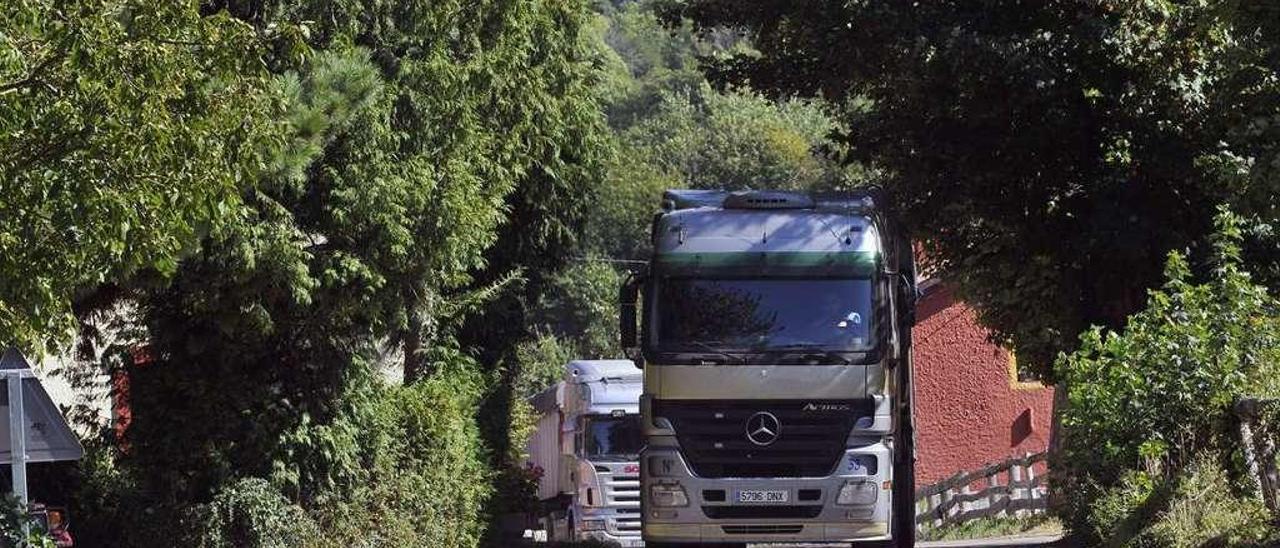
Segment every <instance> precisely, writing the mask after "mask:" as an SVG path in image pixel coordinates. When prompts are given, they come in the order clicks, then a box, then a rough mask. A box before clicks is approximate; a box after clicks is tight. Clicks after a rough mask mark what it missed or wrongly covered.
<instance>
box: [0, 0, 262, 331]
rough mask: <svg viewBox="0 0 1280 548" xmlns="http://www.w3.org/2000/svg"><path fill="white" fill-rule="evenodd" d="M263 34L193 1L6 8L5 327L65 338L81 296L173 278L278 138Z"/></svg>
mask: <svg viewBox="0 0 1280 548" xmlns="http://www.w3.org/2000/svg"><path fill="white" fill-rule="evenodd" d="M263 54H264V50H263V42H262V41H261V40H259V39H258V36H257V35H256V33H255V31H254V29H252V28H251V27H250V26H248V25H246V24H244V23H243V22H241V21H237V20H235V19H234V18H232V17H228V16H227V15H226V14H216V15H212V16H208V17H203V16H201V15H200V13H199V11H198V9H197V6H196V5H195V4H194V3H191V2H137V1H131V0H84V1H77V2H60V1H53V0H16V1H13V2H6V3H5V5H4V9H2V10H0V196H3V197H4V199H3V200H0V279H3V283H0V334H3V337H4V339H5V340H6V341H7V343H8V344H14V343H16V344H20V345H23V346H25V347H27V348H28V349H32V348H34V347H40V346H43V345H44V344H46V343H50V344H52V343H62V342H65V341H66V339H68V338H69V336H70V334H71V329H72V328H73V327H74V324H73V320H72V317H71V312H72V302H73V300H76V299H77V298H78V297H81V294H82V293H84V292H86V291H87V290H89V289H92V288H93V287H95V286H97V285H98V284H102V283H111V282H114V281H117V280H119V279H121V278H122V277H128V276H131V275H133V274H136V273H137V272H139V271H145V270H156V271H159V272H162V273H172V272H173V271H174V269H175V268H176V263H177V261H178V259H179V258H180V257H182V256H183V255H184V254H185V253H189V252H190V250H191V249H192V248H193V247H195V245H196V244H197V242H198V240H199V238H201V237H203V236H205V235H207V234H209V233H210V232H212V231H216V230H217V229H219V228H220V227H222V226H224V225H225V224H226V223H227V222H228V221H230V220H232V218H234V217H235V213H234V212H235V210H236V208H237V207H238V205H239V203H240V198H241V191H242V190H244V189H245V188H247V187H249V186H250V185H251V184H253V183H254V182H255V181H257V180H258V179H259V176H260V172H261V170H262V167H263V163H264V162H265V161H266V160H265V158H264V152H265V151H268V150H270V149H273V148H277V147H278V146H279V145H280V144H281V138H282V134H281V128H280V127H279V122H280V120H279V119H278V117H277V116H276V115H277V113H278V112H279V110H280V108H281V104H280V97H279V95H280V90H279V89H278V86H277V85H276V82H275V81H273V79H272V78H271V77H270V75H269V74H268V73H267V71H266V70H265V68H264V67H263V65H262V63H261V61H260V59H261V57H262V55H263Z"/></svg>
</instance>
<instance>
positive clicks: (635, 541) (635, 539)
mask: <svg viewBox="0 0 1280 548" xmlns="http://www.w3.org/2000/svg"><path fill="white" fill-rule="evenodd" d="M581 540H595V541H601V542H606V543H614V544H617V545H619V546H622V548H637V547H640V546H644V540H642V539H641V538H640V536H639V535H627V536H623V535H615V534H612V533H608V532H605V531H588V532H586V533H582V539H581Z"/></svg>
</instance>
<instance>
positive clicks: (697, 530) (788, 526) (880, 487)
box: [641, 443, 893, 542]
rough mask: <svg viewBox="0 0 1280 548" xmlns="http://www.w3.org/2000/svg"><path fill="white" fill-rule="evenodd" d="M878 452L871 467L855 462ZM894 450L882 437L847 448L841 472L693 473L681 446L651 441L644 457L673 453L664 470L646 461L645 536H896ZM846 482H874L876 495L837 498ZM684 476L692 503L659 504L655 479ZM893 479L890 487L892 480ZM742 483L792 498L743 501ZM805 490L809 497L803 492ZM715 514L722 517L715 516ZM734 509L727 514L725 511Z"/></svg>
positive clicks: (690, 539) (754, 539)
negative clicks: (847, 500)
mask: <svg viewBox="0 0 1280 548" xmlns="http://www.w3.org/2000/svg"><path fill="white" fill-rule="evenodd" d="M866 455H871V456H874V458H875V459H876V461H877V463H878V466H877V469H876V471H875V472H874V473H871V474H868V473H865V472H863V471H858V470H856V469H854V467H853V466H849V465H847V463H850V462H851V460H852V459H853V458H854V457H856V456H866ZM891 455H892V451H891V449H890V448H888V447H887V446H886V445H885V444H884V443H875V444H872V445H868V446H865V447H859V448H856V449H848V450H846V451H845V455H844V457H842V460H841V462H840V464H839V465H838V467H837V468H836V472H835V473H833V474H832V475H830V476H827V477H820V478H701V477H697V476H695V475H693V474H692V473H691V472H690V470H689V467H688V465H687V464H686V463H685V461H684V458H683V456H682V455H681V454H680V452H679V450H678V448H676V447H674V446H663V445H650V446H649V448H647V449H646V450H645V454H644V455H643V456H642V463H649V462H661V461H660V460H653V461H651V460H650V459H653V458H655V457H657V458H659V459H663V460H668V459H669V460H670V461H672V464H673V465H671V466H666V465H664V466H663V468H664V471H663V472H662V473H661V477H655V474H653V473H652V472H653V471H652V470H647V468H648V467H647V466H646V464H642V465H641V467H642V473H641V488H642V491H641V493H642V496H641V498H642V500H643V501H644V504H643V505H642V509H643V511H644V521H643V525H642V530H643V536H644V539H645V540H648V541H658V542H858V541H875V540H888V539H889V522H890V508H891V507H892V495H893V493H892V484H891V483H889V482H890V480H891V479H892V470H893V466H892V456H891ZM846 482H855V483H858V484H859V485H864V486H874V489H875V495H874V501H872V502H869V503H867V504H861V505H841V504H837V501H836V499H837V496H838V494H839V492H840V489H841V487H842V486H844V484H845V483H846ZM657 483H664V484H671V483H678V484H679V485H680V486H681V487H682V488H683V489H684V492H685V494H686V496H687V497H688V505H687V506H681V507H657V506H655V505H653V504H651V501H650V500H649V493H650V486H651V485H654V484H657ZM885 487H888V488H885ZM741 490H766V491H778V490H785V491H787V492H788V493H789V497H788V502H786V503H779V504H768V503H738V502H736V498H737V496H736V494H737V493H738V491H741ZM802 491H803V492H804V493H803V494H804V495H805V496H804V497H803V498H802V497H801V494H802V493H801V492H802ZM713 516H714V517H713ZM725 516H727V517H725Z"/></svg>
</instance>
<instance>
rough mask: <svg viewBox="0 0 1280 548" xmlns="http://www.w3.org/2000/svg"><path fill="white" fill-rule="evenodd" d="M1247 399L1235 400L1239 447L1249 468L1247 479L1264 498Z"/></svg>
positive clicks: (1264, 498) (1265, 495) (1251, 415)
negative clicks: (1238, 422)
mask: <svg viewBox="0 0 1280 548" xmlns="http://www.w3.org/2000/svg"><path fill="white" fill-rule="evenodd" d="M1251 407H1252V406H1250V405H1249V403H1248V400H1239V401H1237V402H1236V417H1237V418H1239V419H1240V448H1241V449H1243V450H1244V465H1245V468H1248V470H1249V479H1250V480H1251V481H1253V487H1254V488H1255V489H1257V490H1258V495H1259V496H1261V497H1262V498H1263V500H1266V497H1267V494H1266V492H1265V491H1263V488H1262V471H1261V470H1259V469H1258V456H1257V453H1256V452H1255V451H1254V439H1253V414H1252V413H1250V412H1249V411H1250V408H1251Z"/></svg>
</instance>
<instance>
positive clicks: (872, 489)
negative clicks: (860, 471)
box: [836, 481, 880, 506]
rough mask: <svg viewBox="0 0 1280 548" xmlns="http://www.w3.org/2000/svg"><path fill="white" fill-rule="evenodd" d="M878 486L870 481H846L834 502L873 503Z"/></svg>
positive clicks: (862, 504)
mask: <svg viewBox="0 0 1280 548" xmlns="http://www.w3.org/2000/svg"><path fill="white" fill-rule="evenodd" d="M879 495H880V488H878V487H876V484H875V483H873V482H870V481H846V482H844V486H843V487H841V488H840V495H839V496H837V497H836V504H844V505H857V506H865V505H868V504H875V503H876V497H878V496H879Z"/></svg>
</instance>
